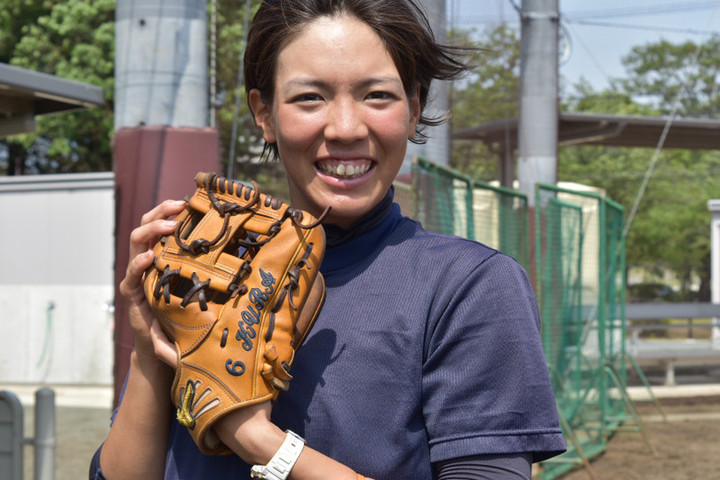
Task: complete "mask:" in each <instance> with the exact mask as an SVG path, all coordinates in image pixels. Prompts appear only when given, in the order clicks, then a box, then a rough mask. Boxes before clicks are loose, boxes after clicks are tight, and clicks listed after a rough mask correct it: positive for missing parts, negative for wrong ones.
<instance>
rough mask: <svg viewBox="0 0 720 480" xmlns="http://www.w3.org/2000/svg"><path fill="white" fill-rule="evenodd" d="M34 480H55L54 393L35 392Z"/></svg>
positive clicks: (40, 390) (48, 391)
mask: <svg viewBox="0 0 720 480" xmlns="http://www.w3.org/2000/svg"><path fill="white" fill-rule="evenodd" d="M33 443H34V445H35V480H54V479H55V443H56V442H55V392H54V391H53V390H52V389H50V388H47V387H43V388H41V389H39V390H37V391H36V392H35V440H34V441H33Z"/></svg>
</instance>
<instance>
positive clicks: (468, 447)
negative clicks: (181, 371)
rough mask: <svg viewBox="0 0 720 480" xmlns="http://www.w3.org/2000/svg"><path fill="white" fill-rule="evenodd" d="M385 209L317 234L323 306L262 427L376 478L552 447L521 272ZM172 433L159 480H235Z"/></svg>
mask: <svg viewBox="0 0 720 480" xmlns="http://www.w3.org/2000/svg"><path fill="white" fill-rule="evenodd" d="M390 195H391V194H390ZM388 198H389V199H391V198H392V197H391V196H389V197H388ZM387 200H388V199H386V202H385V203H386V205H385V207H384V208H383V207H382V205H383V204H381V205H380V206H379V207H378V209H376V210H378V211H375V212H373V215H375V216H374V217H373V219H372V220H373V221H372V222H371V223H370V226H369V227H367V225H368V222H365V223H364V225H365V226H366V230H367V231H365V232H360V233H359V234H358V232H355V234H354V235H350V236H349V237H348V238H347V239H345V240H339V244H337V245H335V243H336V242H338V239H337V234H336V233H337V232H333V230H332V229H328V232H329V234H328V239H329V243H328V245H329V246H328V249H327V251H326V255H325V259H324V261H323V264H322V268H321V271H322V273H323V275H324V277H325V282H326V286H327V298H326V302H325V305H324V307H323V309H322V312H321V314H320V316H319V317H318V319H317V321H316V323H315V325H314V326H313V328H312V330H311V332H310V334H309V335H308V337H307V339H306V340H305V343H304V344H303V346H302V347H301V348H300V350H298V352H297V354H296V356H295V360H294V363H293V366H292V374H293V377H294V378H293V380H292V382H291V386H290V390H289V391H288V392H286V393H281V394H280V397H279V398H278V400H277V403H276V405H275V406H274V408H273V413H272V418H273V421H274V422H275V423H276V424H277V425H278V426H279V427H280V428H282V429H291V430H293V431H294V432H296V433H298V434H299V435H301V436H303V437H304V438H305V439H306V441H307V444H308V445H309V446H310V447H312V448H314V449H316V450H319V451H320V452H322V453H324V454H326V455H328V456H330V457H331V458H334V459H335V460H338V461H340V462H341V463H343V464H345V465H348V466H349V467H351V468H353V469H355V470H356V471H357V472H359V473H361V474H363V475H366V476H369V477H372V478H374V479H376V480H382V479H393V480H398V479H413V480H415V479H432V478H434V473H433V471H432V463H433V462H438V461H442V460H447V459H452V458H459V457H465V456H470V455H481V454H504V453H518V452H530V453H532V456H533V461H540V460H543V459H545V458H548V457H550V456H553V455H556V454H558V453H560V452H562V451H564V450H565V443H564V440H563V437H562V434H561V431H560V428H559V425H558V416H557V409H556V405H555V399H554V397H553V393H552V389H551V386H550V379H549V375H548V371H547V366H546V363H545V357H544V354H543V350H542V345H541V341H540V317H539V313H538V309H537V303H536V300H535V296H534V293H533V290H532V288H531V286H530V284H529V282H528V279H527V275H526V273H525V271H524V270H523V269H522V267H520V266H519V265H518V264H517V262H515V261H514V260H513V259H512V258H510V257H508V256H506V255H504V254H502V253H500V252H498V251H497V250H494V249H491V248H489V247H487V246H484V245H482V244H480V243H477V242H473V241H470V240H466V239H462V238H459V237H451V236H447V235H439V234H434V233H429V232H426V231H425V230H423V229H422V228H421V226H420V225H419V224H418V223H417V222H415V221H413V220H410V219H408V218H405V217H403V216H402V215H401V213H400V208H399V206H398V205H397V204H392V203H391V202H387ZM340 233H341V232H340ZM173 423H174V425H173V430H172V432H171V439H170V446H169V451H168V467H167V471H166V478H168V479H197V478H215V476H218V477H222V478H235V479H246V478H249V466H247V465H246V464H245V463H243V462H242V461H241V460H239V458H238V457H235V456H228V457H206V456H204V455H202V454H200V453H199V451H198V450H197V448H196V447H195V445H194V443H193V442H192V439H191V438H190V436H189V434H188V433H187V431H186V430H185V428H184V427H181V426H179V425H178V424H177V422H173Z"/></svg>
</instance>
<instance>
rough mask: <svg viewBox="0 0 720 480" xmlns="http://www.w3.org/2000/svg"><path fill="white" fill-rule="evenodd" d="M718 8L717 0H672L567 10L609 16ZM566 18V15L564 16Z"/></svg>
mask: <svg viewBox="0 0 720 480" xmlns="http://www.w3.org/2000/svg"><path fill="white" fill-rule="evenodd" d="M713 8H718V2H717V0H711V1H704V2H673V3H666V4H660V5H657V4H656V5H652V6H639V7H638V6H634V7H623V8H610V9H608V8H603V9H593V10H577V11H574V12H568V15H570V16H571V17H573V18H579V17H582V18H583V19H587V18H610V17H636V16H641V15H642V16H646V15H659V14H663V13H676V12H688V11H691V10H707V9H713ZM565 18H566V19H567V17H565Z"/></svg>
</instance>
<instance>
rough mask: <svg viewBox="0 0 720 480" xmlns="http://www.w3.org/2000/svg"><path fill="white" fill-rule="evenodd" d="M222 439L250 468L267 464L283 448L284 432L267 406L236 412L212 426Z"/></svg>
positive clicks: (247, 408) (242, 409)
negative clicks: (271, 416)
mask: <svg viewBox="0 0 720 480" xmlns="http://www.w3.org/2000/svg"><path fill="white" fill-rule="evenodd" d="M213 428H214V429H215V433H216V434H217V435H218V437H219V438H220V440H221V441H222V442H223V443H224V444H225V445H227V446H228V448H230V449H231V450H233V451H234V452H235V453H236V454H237V455H239V456H240V458H242V459H243V460H244V461H245V462H246V463H249V464H250V465H257V464H262V465H265V464H266V463H268V462H269V461H270V459H271V458H272V457H273V455H275V452H277V451H278V450H279V449H280V446H281V445H282V443H283V441H284V440H285V437H286V435H285V432H283V431H282V430H280V429H279V428H278V427H277V426H276V425H275V424H273V423H272V422H271V421H270V419H269V408H268V409H266V408H265V406H264V405H258V406H252V407H246V408H241V409H238V410H235V411H233V412H231V413H229V414H227V415H226V416H224V417H223V418H221V419H220V420H219V421H218V422H217V423H216V424H215V425H214V427H213Z"/></svg>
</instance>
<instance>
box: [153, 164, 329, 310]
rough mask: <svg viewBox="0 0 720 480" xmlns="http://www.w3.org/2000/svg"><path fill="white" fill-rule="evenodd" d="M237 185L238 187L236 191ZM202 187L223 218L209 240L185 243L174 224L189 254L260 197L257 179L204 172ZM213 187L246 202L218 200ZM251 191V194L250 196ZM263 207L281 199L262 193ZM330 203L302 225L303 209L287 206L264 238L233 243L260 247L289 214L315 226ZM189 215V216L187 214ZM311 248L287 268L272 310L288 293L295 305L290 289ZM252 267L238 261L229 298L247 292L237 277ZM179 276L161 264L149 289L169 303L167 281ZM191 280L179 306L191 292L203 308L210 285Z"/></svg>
mask: <svg viewBox="0 0 720 480" xmlns="http://www.w3.org/2000/svg"><path fill="white" fill-rule="evenodd" d="M238 186H239V187H240V189H239V191H238ZM204 187H205V191H206V192H207V195H208V198H209V199H210V202H211V204H212V206H213V208H214V209H215V210H217V212H218V214H219V215H220V216H221V217H222V218H223V225H222V227H221V229H220V232H219V233H218V234H217V236H216V237H215V238H214V239H212V240H206V239H204V238H198V239H196V240H194V241H192V242H191V243H190V244H189V245H188V244H186V243H185V242H183V241H182V239H181V238H180V231H181V230H182V228H181V226H178V228H176V229H175V234H174V236H175V241H176V242H177V244H178V245H179V246H180V247H181V248H182V249H183V250H185V251H187V252H190V253H191V254H193V255H199V254H201V253H203V254H206V253H208V252H209V251H210V247H212V246H214V245H216V244H217V243H218V242H219V241H220V240H221V239H222V238H223V237H224V236H225V234H226V233H227V229H228V225H229V222H230V217H231V216H233V215H238V214H241V213H245V212H248V211H252V208H253V207H254V206H255V205H257V204H258V203H259V201H260V187H259V186H258V184H257V183H255V182H252V187H249V186H247V185H243V184H239V183H238V182H235V181H231V180H227V179H225V178H223V177H218V176H217V175H215V174H208V175H207V176H206V177H205V181H204ZM214 191H217V192H219V193H223V194H224V193H228V194H230V195H234V196H236V197H238V198H244V199H245V200H247V201H248V203H247V204H246V205H239V204H237V203H234V202H224V203H223V202H221V201H220V200H219V199H218V198H217V197H216V196H215V194H214V193H213V192H214ZM251 195H252V197H251ZM264 205H265V207H267V208H272V209H274V210H279V209H280V208H281V207H282V205H283V204H282V201H281V200H279V199H277V198H274V197H272V196H271V195H266V196H265V202H264ZM330 208H331V207H327V208H326V209H325V211H324V212H323V213H322V214H321V215H320V217H318V219H317V221H315V222H313V223H311V224H308V225H304V224H303V223H302V220H303V212H302V211H301V210H297V209H294V208H292V207H288V208H287V209H286V210H285V213H284V214H283V216H282V217H280V218H279V219H278V220H277V221H276V222H275V223H273V224H272V225H271V226H270V227H269V228H268V236H267V238H265V239H264V240H260V241H256V240H248V239H239V238H238V239H236V241H237V243H238V244H239V245H241V246H243V247H245V248H247V249H250V248H257V247H260V246H262V245H264V244H266V243H267V242H269V241H270V240H271V239H272V238H273V237H274V236H275V235H276V234H277V233H278V232H279V231H280V225H282V223H283V222H284V221H285V220H286V219H287V218H290V220H291V221H292V222H293V224H295V225H296V226H297V227H299V228H303V229H311V228H315V227H317V226H318V225H319V224H320V223H321V222H322V221H323V220H324V219H325V217H326V216H327V214H328V213H329V212H330ZM188 218H189V217H188ZM311 252H312V245H310V246H308V248H307V249H306V250H305V253H304V254H303V256H302V258H301V259H300V260H299V261H298V263H297V264H295V265H294V266H293V267H292V268H291V269H290V270H289V271H288V279H289V282H288V284H287V285H285V286H284V287H283V290H282V292H281V293H280V296H279V297H278V300H277V302H276V303H275V306H274V308H273V312H276V311H277V310H278V309H279V305H281V304H282V301H283V300H284V299H285V297H286V296H288V293H290V294H291V295H289V296H288V302H289V304H290V306H291V307H292V308H293V309H294V310H297V307H296V306H295V304H294V301H293V296H292V291H294V290H295V289H297V287H298V278H299V276H300V270H301V269H302V267H304V266H308V265H307V259H308V258H309V256H310V253H311ZM251 270H252V267H251V265H250V261H249V260H247V259H246V260H245V261H244V262H243V263H242V265H241V266H240V269H239V272H238V274H237V275H236V276H235V278H233V280H232V281H231V282H230V284H229V285H228V291H229V293H230V298H235V297H236V296H238V295H244V294H245V293H247V291H248V288H247V286H246V285H245V284H241V283H240V281H241V280H242V279H243V278H245V277H246V276H247V275H248V274H249V273H250V271H251ZM179 276H180V270H170V267H169V266H168V265H166V266H165V269H164V270H163V273H162V275H161V277H160V278H159V279H158V281H157V284H156V285H155V290H154V292H153V294H154V296H155V299H159V298H160V295H162V296H163V299H164V300H165V303H166V304H170V283H171V282H172V280H173V279H174V278H176V277H179ZM191 280H192V282H193V285H192V287H191V288H189V289H188V291H187V293H186V294H185V295H184V297H183V300H182V303H181V306H182V307H186V306H187V304H188V303H189V302H190V301H191V299H192V297H193V296H194V295H197V300H198V303H199V304H200V309H201V310H203V311H206V310H207V309H208V307H207V299H206V295H205V292H206V290H207V289H208V287H209V286H210V281H209V280H206V281H204V282H201V281H200V279H199V277H198V276H197V273H195V272H193V273H192V276H191Z"/></svg>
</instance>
